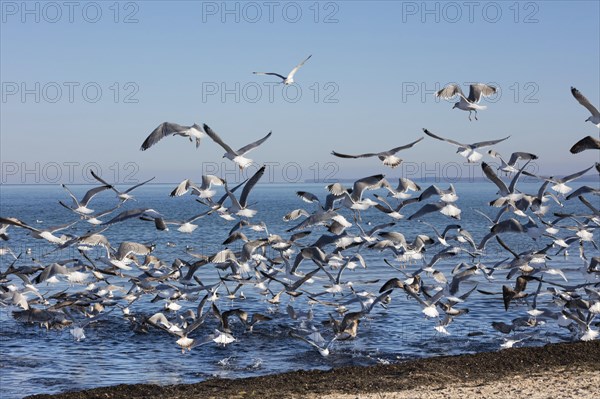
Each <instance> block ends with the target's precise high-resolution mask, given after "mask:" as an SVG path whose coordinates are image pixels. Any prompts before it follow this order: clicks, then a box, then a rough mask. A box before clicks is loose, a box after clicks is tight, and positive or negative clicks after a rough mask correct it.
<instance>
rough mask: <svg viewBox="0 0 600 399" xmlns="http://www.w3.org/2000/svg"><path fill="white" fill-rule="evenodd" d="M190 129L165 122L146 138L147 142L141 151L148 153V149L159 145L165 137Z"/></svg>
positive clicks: (143, 144)
mask: <svg viewBox="0 0 600 399" xmlns="http://www.w3.org/2000/svg"><path fill="white" fill-rule="evenodd" d="M189 128H190V126H182V125H179V124H177V123H171V122H163V123H161V124H160V125H158V127H157V128H156V129H154V130H153V131H152V133H150V135H149V136H148V137H146V140H144V142H143V143H142V146H141V147H140V150H141V151H146V150H147V149H148V148H150V147H152V146H153V145H154V144H156V143H158V142H159V141H160V140H162V139H163V138H164V137H166V136H170V135H172V134H176V133H179V132H183V131H185V130H188V129H189Z"/></svg>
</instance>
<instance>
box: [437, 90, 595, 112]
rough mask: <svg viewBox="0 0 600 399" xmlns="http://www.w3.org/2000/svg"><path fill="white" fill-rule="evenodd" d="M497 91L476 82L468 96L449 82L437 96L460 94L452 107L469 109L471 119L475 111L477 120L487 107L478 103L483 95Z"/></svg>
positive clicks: (446, 98)
mask: <svg viewBox="0 0 600 399" xmlns="http://www.w3.org/2000/svg"><path fill="white" fill-rule="evenodd" d="M495 93H496V88H495V87H492V86H488V85H486V84H483V83H475V84H472V85H471V86H470V89H469V97H468V98H467V97H465V95H464V94H463V92H462V90H461V89H460V87H459V86H458V85H456V84H449V85H448V86H446V87H444V88H443V89H442V90H439V91H437V92H436V93H435V96H436V97H441V98H443V99H444V100H449V99H451V98H453V97H454V96H456V95H457V94H458V95H459V96H460V101H459V102H457V103H454V106H453V107H452V109H454V108H458V109H462V110H463V111H469V120H471V112H473V111H475V120H477V110H482V109H486V108H487V107H486V106H485V105H479V104H477V103H478V102H479V101H480V100H481V97H489V96H491V95H492V94H495ZM596 112H598V111H596Z"/></svg>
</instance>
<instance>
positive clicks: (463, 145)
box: [423, 129, 467, 147]
mask: <svg viewBox="0 0 600 399" xmlns="http://www.w3.org/2000/svg"><path fill="white" fill-rule="evenodd" d="M423 132H424V133H425V134H426V135H428V136H429V137H433V138H434V139H436V140H441V141H446V142H448V143H450V144H454V145H456V146H459V147H467V146H466V145H465V144H462V143H459V142H458V141H454V140H451V139H445V138H443V137H440V136H436V135H435V134H433V133H431V132H430V131H429V130H427V129H423Z"/></svg>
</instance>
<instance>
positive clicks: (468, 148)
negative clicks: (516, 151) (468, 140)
mask: <svg viewBox="0 0 600 399" xmlns="http://www.w3.org/2000/svg"><path fill="white" fill-rule="evenodd" d="M423 131H424V132H425V134H426V135H428V136H429V137H433V138H434V139H437V140H441V141H446V142H448V143H450V144H454V145H455V146H457V147H458V150H457V151H456V152H457V153H459V154H460V155H462V156H463V157H465V158H467V162H477V161H479V160H480V159H481V158H482V157H483V155H481V154H480V153H478V152H477V151H475V150H476V149H478V148H483V147H489V146H491V145H494V144H498V143H500V142H502V141H504V140H506V139H508V138H509V137H510V136H506V137H504V138H503V139H499V140H490V141H480V142H478V143H473V144H462V143H459V142H458V141H454V140H451V139H445V138H443V137H440V136H436V135H435V134H433V133H431V132H430V131H429V130H427V129H423Z"/></svg>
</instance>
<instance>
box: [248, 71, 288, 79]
mask: <svg viewBox="0 0 600 399" xmlns="http://www.w3.org/2000/svg"><path fill="white" fill-rule="evenodd" d="M252 73H253V74H255V75H272V76H277V77H278V78H281V80H285V76H281V75H280V74H278V73H275V72H252Z"/></svg>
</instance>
